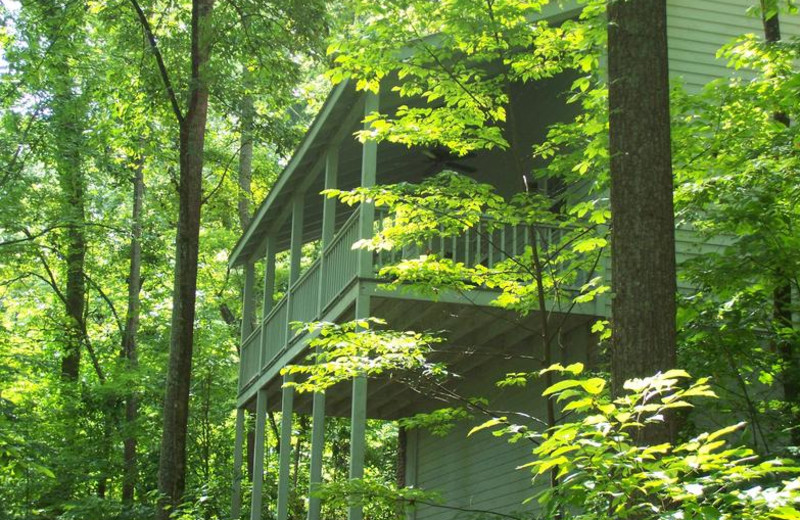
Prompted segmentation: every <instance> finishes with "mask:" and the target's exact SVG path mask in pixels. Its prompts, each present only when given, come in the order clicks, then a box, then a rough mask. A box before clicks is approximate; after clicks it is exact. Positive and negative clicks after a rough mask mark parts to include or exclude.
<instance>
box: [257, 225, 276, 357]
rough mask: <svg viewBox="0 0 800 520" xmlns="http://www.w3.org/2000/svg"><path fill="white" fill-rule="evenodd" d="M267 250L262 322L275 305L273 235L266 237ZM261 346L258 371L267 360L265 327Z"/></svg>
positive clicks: (262, 331)
mask: <svg viewBox="0 0 800 520" xmlns="http://www.w3.org/2000/svg"><path fill="white" fill-rule="evenodd" d="M266 247H267V252H266V254H265V255H264V295H263V297H262V300H261V309H262V311H261V321H262V324H263V321H264V319H265V318H266V317H267V315H268V314H269V313H270V311H272V308H273V307H274V306H275V301H274V298H275V253H277V251H276V250H275V236H273V235H270V236H268V237H267V243H266ZM260 341H261V343H260V345H261V348H260V350H259V355H258V371H259V372H261V369H262V368H264V365H265V364H266V363H267V362H268V361H269V359H266V352H267V351H268V349H269V345H267V328H266V327H263V326H262V328H261V340H260Z"/></svg>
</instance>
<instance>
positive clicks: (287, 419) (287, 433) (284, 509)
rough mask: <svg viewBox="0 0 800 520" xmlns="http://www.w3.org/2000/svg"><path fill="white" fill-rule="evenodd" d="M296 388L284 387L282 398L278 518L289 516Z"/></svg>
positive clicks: (286, 378)
mask: <svg viewBox="0 0 800 520" xmlns="http://www.w3.org/2000/svg"><path fill="white" fill-rule="evenodd" d="M292 381H294V376H293V375H292V374H286V375H285V376H283V382H284V383H290V382H292ZM293 408H294V388H292V387H288V388H283V391H282V399H281V453H280V459H279V463H278V464H279V466H278V515H277V520H287V518H288V517H289V469H290V466H291V455H292V412H293Z"/></svg>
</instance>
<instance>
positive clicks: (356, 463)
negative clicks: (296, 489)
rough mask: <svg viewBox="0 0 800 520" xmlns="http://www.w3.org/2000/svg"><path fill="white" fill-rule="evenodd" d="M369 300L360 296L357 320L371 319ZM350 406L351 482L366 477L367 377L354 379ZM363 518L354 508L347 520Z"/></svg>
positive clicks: (351, 508)
mask: <svg viewBox="0 0 800 520" xmlns="http://www.w3.org/2000/svg"><path fill="white" fill-rule="evenodd" d="M369 300H370V297H369V295H366V294H359V295H358V298H357V299H356V309H355V318H356V319H357V320H360V319H365V318H368V317H369V312H370V301H369ZM350 406H351V408H350V480H353V479H361V478H363V477H364V454H365V453H366V432H367V378H366V376H358V377H356V378H355V379H353V396H352V400H351V405H350ZM363 516H364V510H363V507H361V506H352V507H350V508H349V509H348V511H347V520H361V519H362V518H363ZM278 520H281V519H278Z"/></svg>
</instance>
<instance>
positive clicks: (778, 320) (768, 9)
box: [761, 0, 800, 446]
mask: <svg viewBox="0 0 800 520" xmlns="http://www.w3.org/2000/svg"><path fill="white" fill-rule="evenodd" d="M761 21H762V23H763V25H764V39H765V41H766V42H767V44H768V45H774V44H776V43H778V42H780V41H781V22H780V16H779V14H778V2H777V0H761ZM773 117H774V119H775V120H776V121H778V122H779V123H781V124H783V125H785V126H787V127H788V126H789V125H790V124H791V121H790V120H789V117H788V116H787V115H786V114H785V113H783V112H776V113H775V114H773ZM782 274H783V273H778V276H777V278H778V285H777V287H775V290H774V291H773V296H772V301H773V311H772V316H773V320H774V321H775V325H776V326H777V327H779V328H781V329H783V328H791V327H792V326H793V324H792V285H791V282H790V281H789V279H788V277H786V276H781V275H782ZM778 351H779V353H780V355H781V361H782V364H783V367H782V376H783V398H784V399H785V400H786V402H787V403H788V405H789V407H790V414H789V415H790V417H791V425H790V426H791V430H790V432H791V434H790V435H791V439H792V444H793V445H794V446H800V359H798V352H797V346H796V345H795V344H794V343H793V342H792V341H787V340H784V339H779V340H778Z"/></svg>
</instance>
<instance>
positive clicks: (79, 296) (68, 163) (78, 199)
mask: <svg viewBox="0 0 800 520" xmlns="http://www.w3.org/2000/svg"><path fill="white" fill-rule="evenodd" d="M63 68H66V67H63ZM62 81H63V82H64V85H62V86H60V87H58V90H60V92H57V93H56V96H55V101H54V104H53V121H54V123H55V127H56V133H57V134H58V139H56V153H57V157H56V169H57V172H58V179H59V185H60V188H61V194H62V195H61V196H62V203H61V214H62V215H63V217H64V221H65V223H66V247H65V250H66V253H65V255H66V267H67V283H66V289H65V291H64V299H65V302H64V304H65V310H66V314H67V333H66V337H65V342H64V343H65V344H64V354H63V357H62V358H61V376H62V378H64V380H67V381H76V380H77V379H78V376H79V373H80V364H81V350H82V349H81V347H82V345H83V337H84V332H83V331H84V318H83V312H84V307H85V305H86V273H85V263H86V210H85V206H86V203H85V190H86V181H85V179H84V174H83V165H82V161H81V147H82V144H83V135H82V134H83V121H82V114H83V107H82V106H81V105H82V102H81V101H80V99H78V97H77V96H76V95H75V93H74V92H73V91H72V78H71V76H70V74H69V71H68V70H65V71H64V73H63V75H62Z"/></svg>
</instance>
